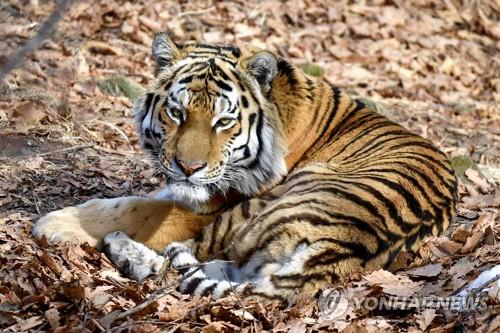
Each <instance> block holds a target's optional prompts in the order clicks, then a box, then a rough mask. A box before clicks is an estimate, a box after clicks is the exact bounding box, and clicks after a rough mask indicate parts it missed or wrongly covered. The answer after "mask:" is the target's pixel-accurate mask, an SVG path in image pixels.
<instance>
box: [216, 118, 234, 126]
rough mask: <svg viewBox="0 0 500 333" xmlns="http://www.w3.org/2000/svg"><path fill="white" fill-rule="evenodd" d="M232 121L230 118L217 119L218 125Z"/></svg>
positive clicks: (224, 124)
mask: <svg viewBox="0 0 500 333" xmlns="http://www.w3.org/2000/svg"><path fill="white" fill-rule="evenodd" d="M231 121H233V120H232V119H231V118H221V119H219V121H218V122H217V124H218V125H220V126H226V125H229V123H230V122H231Z"/></svg>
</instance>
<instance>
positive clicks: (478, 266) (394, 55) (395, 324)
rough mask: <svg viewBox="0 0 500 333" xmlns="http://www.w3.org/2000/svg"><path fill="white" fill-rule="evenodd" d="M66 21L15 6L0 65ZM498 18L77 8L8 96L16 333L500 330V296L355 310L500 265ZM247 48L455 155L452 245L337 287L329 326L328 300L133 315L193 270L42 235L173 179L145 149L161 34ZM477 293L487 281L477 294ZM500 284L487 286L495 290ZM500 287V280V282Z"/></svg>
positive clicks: (429, 10) (102, 3) (462, 281)
mask: <svg viewBox="0 0 500 333" xmlns="http://www.w3.org/2000/svg"><path fill="white" fill-rule="evenodd" d="M53 9H54V4H53V2H41V1H40V2H39V1H30V2H28V3H26V2H22V1H19V0H9V1H7V2H5V3H2V5H1V6H0V22H5V23H0V26H1V28H0V36H1V38H0V45H1V50H2V51H0V64H2V63H5V61H6V59H9V55H10V54H12V53H13V52H14V51H15V50H17V49H18V48H19V47H20V46H21V45H22V44H23V43H24V42H26V41H27V39H28V38H30V37H32V36H33V35H34V34H35V33H36V29H37V27H38V26H39V25H40V24H41V23H42V22H43V20H44V19H45V18H46V17H47V16H48V15H50V13H51V12H52V10H53ZM498 22H500V8H499V6H498V3H497V2H496V1H494V0H488V1H481V2H479V1H470V0H463V1H457V0H451V1H445V2H442V1H434V0H419V1H412V2H401V1H393V2H388V1H372V2H365V1H359V2H348V1H338V2H331V1H319V0H312V1H301V0H295V1H290V2H287V3H284V2H280V1H266V2H260V1H245V2H243V1H205V0H203V1H197V2H176V1H171V0H166V1H155V2H154V4H151V3H150V2H146V1H136V2H129V1H110V0H96V1H92V2H74V3H73V5H72V7H71V8H70V9H69V10H68V11H67V13H65V16H64V19H63V20H62V21H61V22H60V23H59V25H58V27H57V29H56V31H55V33H53V34H52V36H51V37H50V39H49V40H47V41H45V42H44V43H42V45H41V47H40V48H39V49H38V50H37V51H36V52H33V53H32V54H30V55H29V56H28V57H27V58H26V59H25V61H24V63H23V65H22V66H21V68H19V69H16V70H14V71H13V72H11V73H10V75H9V76H8V77H7V80H6V82H5V84H3V85H2V86H1V87H0V147H1V149H0V328H2V329H3V331H5V332H25V331H26V332H28V331H41V332H43V331H47V332H48V331H51V332H76V331H78V332H94V331H95V332H99V331H102V332H103V331H113V332H121V331H131V332H158V331H160V330H161V331H179V332H188V331H203V332H232V331H240V330H241V331H244V332H262V331H272V332H285V331H289V332H310V331H325V332H326V331H331V330H337V331H346V332H379V331H392V332H397V331H408V332H421V331H430V332H435V333H438V332H451V331H457V330H470V331H481V332H497V331H498V329H499V327H500V320H499V318H500V316H498V313H499V311H500V307H499V297H498V295H499V293H498V290H499V285H498V283H495V282H494V281H492V282H491V283H490V284H488V285H487V286H484V288H485V290H488V292H487V296H486V297H487V299H486V302H487V307H486V308H482V309H479V310H475V311H466V312H457V311H444V310H440V309H413V310H407V311H396V310H384V309H382V310H378V309H368V308H366V307H359V306H356V302H351V300H354V299H357V300H358V303H359V300H360V299H361V300H362V299H367V298H369V297H379V298H380V297H391V296H413V297H438V296H439V297H447V296H453V295H455V294H457V293H460V292H463V291H464V290H468V289H467V288H468V286H469V285H475V284H477V283H479V282H480V281H481V278H482V277H484V276H487V274H489V272H494V271H495V269H498V265H500V245H499V235H500V223H499V221H500V190H499V185H500V110H499V108H498V105H499V102H500V79H499V78H500V61H499V58H498V54H499V48H500V39H499V38H500V34H499V31H500V30H499V29H500V26H499V23H498ZM163 30H167V31H168V32H169V33H170V35H171V36H172V37H173V38H174V40H176V41H181V42H182V41H186V40H192V39H196V40H203V41H206V42H209V43H233V42H248V43H252V44H254V45H256V46H261V47H266V48H270V49H272V50H273V51H275V52H277V53H278V54H280V55H282V56H285V57H287V58H289V59H290V60H291V61H293V62H294V63H296V64H298V65H300V66H301V67H302V68H304V70H306V71H307V72H308V73H309V74H310V75H313V76H323V77H325V78H326V79H328V80H329V81H330V82H333V83H335V84H336V85H338V86H339V87H342V88H344V89H346V90H347V91H349V92H350V93H351V94H353V95H355V96H361V97H363V98H364V99H365V100H367V101H368V102H369V105H371V106H372V107H374V108H375V109H376V110H377V111H379V112H381V113H383V114H384V115H386V116H387V117H389V118H390V119H392V120H394V121H397V122H399V123H401V124H403V125H404V126H406V127H408V128H410V129H411V130H412V131H414V132H416V133H418V134H419V135H422V136H424V137H426V138H428V139H430V140H432V141H433V142H434V143H435V144H436V145H438V146H439V147H440V148H441V149H442V150H444V151H445V152H446V153H448V155H449V156H450V157H451V158H453V161H454V163H453V165H454V168H455V170H456V172H457V175H458V176H459V198H460V202H459V205H458V213H457V216H456V217H455V219H454V223H453V224H452V226H451V228H450V229H449V230H448V231H447V232H446V233H445V235H443V236H441V237H437V238H429V239H427V240H426V241H425V243H424V244H423V246H422V247H421V248H420V249H419V250H418V251H417V252H416V253H405V252H403V253H400V254H399V255H398V256H397V258H396V259H395V261H394V263H393V264H392V265H391V267H390V270H382V269H379V270H376V271H372V272H365V273H355V274H352V276H350V277H347V278H346V279H344V280H342V281H339V283H338V285H336V286H332V288H333V287H339V286H340V287H342V288H344V290H345V291H346V293H347V295H348V297H349V300H350V302H349V307H348V309H347V310H346V311H345V313H344V315H343V317H341V318H339V319H338V320H334V321H328V320H325V318H323V317H324V316H323V315H324V314H323V313H321V311H320V310H319V308H318V302H317V298H314V297H306V296H304V297H303V299H299V301H298V302H297V303H296V304H294V305H290V306H286V305H277V304H261V303H258V302H256V301H253V300H248V299H239V298H235V297H234V296H230V297H228V298H224V299H220V300H212V299H210V298H199V297H191V296H187V295H182V294H180V293H178V292H177V291H175V288H167V292H166V293H165V296H164V297H162V298H159V299H158V300H157V301H155V302H152V303H151V304H150V305H148V306H147V307H145V308H144V309H142V310H141V311H140V312H136V313H134V314H132V315H130V316H125V317H123V316H122V317H120V314H123V313H124V311H127V310H129V309H131V308H133V307H135V306H137V305H139V304H141V303H142V302H144V301H145V300H147V299H148V297H150V295H152V294H153V293H155V291H158V290H162V288H165V287H166V286H167V287H168V286H171V285H172V284H173V285H175V281H176V279H177V274H176V273H175V272H173V271H167V272H166V274H165V276H162V277H159V278H157V279H152V280H146V281H145V282H143V283H136V282H134V281H131V280H129V279H127V278H124V277H121V276H120V274H119V272H117V271H116V269H115V268H114V267H113V265H112V264H111V263H110V262H109V260H108V259H107V258H106V257H105V256H104V255H103V254H101V253H99V252H97V251H96V250H95V249H93V248H91V247H89V246H85V245H82V246H72V245H68V244H57V245H49V244H48V243H47V241H46V240H45V239H42V240H34V239H33V238H31V227H32V224H33V222H35V221H36V220H37V219H38V218H39V217H40V216H41V215H43V214H45V213H47V212H49V211H51V210H54V209H60V208H62V207H65V206H68V205H75V204H78V203H81V202H84V201H86V200H89V199H91V198H103V197H117V196H123V195H132V194H133V195H146V194H147V193H150V192H153V191H155V190H157V189H158V187H160V186H161V185H162V183H163V179H162V178H161V176H159V175H155V174H154V173H153V172H152V171H151V166H150V164H149V163H148V161H147V159H146V158H144V156H143V155H141V153H140V150H139V148H138V145H137V137H136V135H135V133H134V125H133V122H132V119H131V118H132V117H131V107H132V105H133V99H134V98H136V97H137V95H138V94H139V93H140V91H142V89H144V87H145V86H146V85H147V84H148V82H149V81H150V80H151V79H152V77H153V72H154V64H153V61H152V59H151V57H150V43H151V40H152V37H153V34H154V33H155V32H158V31H163ZM478 281H479V282H478ZM486 282H488V281H486ZM497 282H498V281H497Z"/></svg>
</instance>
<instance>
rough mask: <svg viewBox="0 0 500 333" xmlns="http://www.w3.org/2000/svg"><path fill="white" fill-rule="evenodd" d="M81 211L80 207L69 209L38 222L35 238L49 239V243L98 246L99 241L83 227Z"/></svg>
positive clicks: (51, 214) (54, 213) (49, 215)
mask: <svg viewBox="0 0 500 333" xmlns="http://www.w3.org/2000/svg"><path fill="white" fill-rule="evenodd" d="M81 222H82V221H81V219H80V210H79V209H78V206H76V207H67V208H64V209H61V210H56V211H54V212H51V213H49V214H47V215H45V216H44V217H42V218H41V219H40V220H38V222H36V224H35V226H34V227H33V236H35V237H37V238H41V237H42V236H45V237H47V239H48V241H49V242H51V243H53V242H60V241H64V242H70V243H72V244H82V243H85V242H87V243H89V245H91V246H97V245H98V244H99V239H97V238H96V237H93V236H91V235H90V234H89V233H88V232H87V231H86V230H85V229H84V228H83V227H82V225H81Z"/></svg>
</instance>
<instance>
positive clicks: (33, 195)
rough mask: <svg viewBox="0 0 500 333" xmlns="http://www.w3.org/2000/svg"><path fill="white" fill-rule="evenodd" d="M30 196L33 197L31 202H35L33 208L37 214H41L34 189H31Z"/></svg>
mask: <svg viewBox="0 0 500 333" xmlns="http://www.w3.org/2000/svg"><path fill="white" fill-rule="evenodd" d="M31 196H32V197H33V202H34V203H35V208H36V211H37V213H38V216H42V213H40V207H39V206H38V196H37V195H36V194H35V191H34V190H33V189H31Z"/></svg>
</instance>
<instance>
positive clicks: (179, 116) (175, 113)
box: [170, 109, 182, 119]
mask: <svg viewBox="0 0 500 333" xmlns="http://www.w3.org/2000/svg"><path fill="white" fill-rule="evenodd" d="M170 113H171V114H172V116H174V117H175V118H177V119H182V112H181V111H180V110H177V109H173V110H171V111H170Z"/></svg>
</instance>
